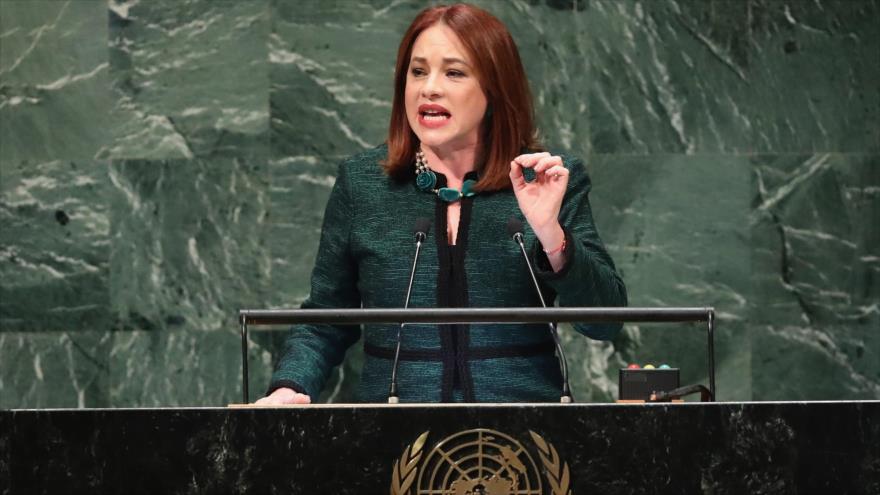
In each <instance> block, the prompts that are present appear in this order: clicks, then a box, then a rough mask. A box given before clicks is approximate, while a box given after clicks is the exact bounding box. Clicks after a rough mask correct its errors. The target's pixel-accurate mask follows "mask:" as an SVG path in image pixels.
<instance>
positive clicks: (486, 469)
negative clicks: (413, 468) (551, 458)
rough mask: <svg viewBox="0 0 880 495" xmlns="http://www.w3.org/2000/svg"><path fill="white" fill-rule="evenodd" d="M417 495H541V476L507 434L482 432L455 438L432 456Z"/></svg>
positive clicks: (426, 462) (423, 469) (439, 446)
mask: <svg viewBox="0 0 880 495" xmlns="http://www.w3.org/2000/svg"><path fill="white" fill-rule="evenodd" d="M415 493H417V494H419V495H428V494H433V495H444V494H449V495H507V494H513V493H516V494H540V493H542V491H541V476H540V474H539V471H538V468H537V466H536V465H535V461H534V460H533V459H532V457H531V455H529V453H528V451H527V450H526V449H525V447H523V446H522V444H520V443H519V442H518V441H516V440H515V439H514V438H512V437H510V436H508V435H505V434H504V433H501V432H498V431H494V430H488V429H483V428H478V429H473V430H466V431H462V432H459V433H456V434H454V435H451V436H449V437H447V438H445V439H443V440H442V441H440V442H439V443H438V444H437V445H436V446H435V447H434V449H433V450H431V452H429V453H428V455H427V457H426V458H425V460H424V463H423V464H422V466H421V469H420V470H419V477H418V482H417V483H416V489H415Z"/></svg>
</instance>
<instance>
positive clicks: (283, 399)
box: [254, 387, 312, 406]
mask: <svg viewBox="0 0 880 495" xmlns="http://www.w3.org/2000/svg"><path fill="white" fill-rule="evenodd" d="M311 403H312V398H311V397H309V396H308V395H306V394H301V393H299V392H297V391H295V390H293V389H290V388H286V387H281V388H277V389H275V391H274V392H272V393H271V394H269V395H267V396H265V397H263V398H262V399H259V400H258V401H257V402H254V404H255V405H257V406H284V405H288V404H311Z"/></svg>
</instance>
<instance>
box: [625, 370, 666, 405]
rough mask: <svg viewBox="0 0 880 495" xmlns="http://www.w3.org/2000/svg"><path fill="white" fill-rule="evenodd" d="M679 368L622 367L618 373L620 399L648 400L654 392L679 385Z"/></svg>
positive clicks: (664, 390)
mask: <svg viewBox="0 0 880 495" xmlns="http://www.w3.org/2000/svg"><path fill="white" fill-rule="evenodd" d="M678 376H679V373H678V368H664V369H660V368H658V369H645V368H639V369H621V370H620V374H619V375H618V391H619V397H618V398H619V399H620V400H648V399H650V398H651V394H653V393H654V392H668V391H670V390H673V389H676V388H678V387H679V379H678Z"/></svg>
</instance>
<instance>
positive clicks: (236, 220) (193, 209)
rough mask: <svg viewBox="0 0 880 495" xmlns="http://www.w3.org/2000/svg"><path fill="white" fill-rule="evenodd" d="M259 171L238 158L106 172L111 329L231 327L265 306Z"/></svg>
mask: <svg viewBox="0 0 880 495" xmlns="http://www.w3.org/2000/svg"><path fill="white" fill-rule="evenodd" d="M266 179H267V177H266V171H265V168H262V167H260V166H257V165H252V164H250V163H246V162H244V161H242V160H240V159H238V158H226V159H212V160H168V161H138V160H132V161H124V162H119V163H114V164H113V166H112V167H111V180H112V181H113V185H114V186H115V189H114V195H113V198H112V200H111V202H110V204H111V205H112V208H113V214H112V237H113V242H112V252H111V256H110V265H111V270H110V273H111V277H110V287H111V297H110V302H111V305H112V309H113V311H114V314H115V315H116V318H117V323H116V326H117V328H118V329H120V330H166V329H171V330H180V329H187V330H203V331H213V330H216V329H218V328H229V329H234V328H237V313H236V312H237V310H238V309H241V308H245V307H261V306H262V305H263V304H264V301H266V300H267V299H268V292H267V287H268V286H269V280H270V277H271V273H270V261H269V251H270V250H269V244H270V243H271V242H272V240H271V239H270V238H268V237H267V235H266V234H267V231H266V228H265V222H266V217H267V211H268V198H267V184H266Z"/></svg>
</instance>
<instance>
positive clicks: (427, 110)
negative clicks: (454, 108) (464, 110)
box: [419, 103, 452, 127]
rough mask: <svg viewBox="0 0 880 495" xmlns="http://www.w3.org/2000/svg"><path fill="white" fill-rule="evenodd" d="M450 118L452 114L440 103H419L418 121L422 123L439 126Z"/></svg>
mask: <svg viewBox="0 0 880 495" xmlns="http://www.w3.org/2000/svg"><path fill="white" fill-rule="evenodd" d="M450 118H452V114H451V113H449V110H446V108H444V107H443V106H441V105H437V104H436V103H434V104H424V105H419V122H421V123H422V125H426V126H428V127H433V126H439V125H443V124H445V123H446V121H448V120H449V119H450Z"/></svg>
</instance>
